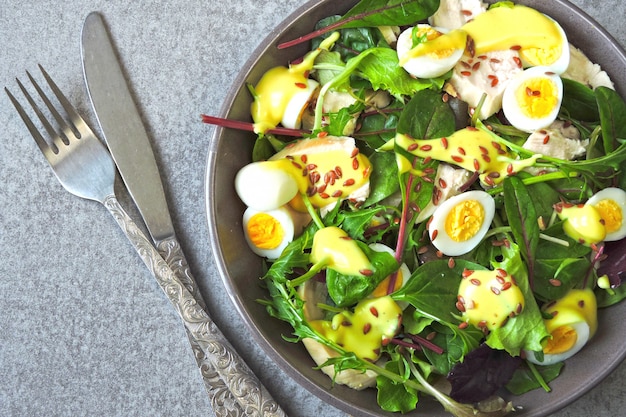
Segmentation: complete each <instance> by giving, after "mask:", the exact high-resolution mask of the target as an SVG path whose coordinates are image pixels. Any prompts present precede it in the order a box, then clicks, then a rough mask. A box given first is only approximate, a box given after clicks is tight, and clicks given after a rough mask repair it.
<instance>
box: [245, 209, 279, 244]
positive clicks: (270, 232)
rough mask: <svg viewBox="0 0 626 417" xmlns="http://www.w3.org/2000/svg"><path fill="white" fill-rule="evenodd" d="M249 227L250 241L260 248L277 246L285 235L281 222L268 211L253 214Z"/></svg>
mask: <svg viewBox="0 0 626 417" xmlns="http://www.w3.org/2000/svg"><path fill="white" fill-rule="evenodd" d="M247 228H248V236H249V237H250V241H251V242H252V244H254V246H256V247H257V248H259V249H274V248H277V247H278V245H280V243H281V242H282V241H283V238H284V236H285V231H284V229H283V227H282V226H281V224H280V222H279V221H278V220H277V219H275V218H274V217H272V216H270V215H269V214H267V213H257V214H255V215H254V216H252V217H251V218H250V221H249V222H248V225H247Z"/></svg>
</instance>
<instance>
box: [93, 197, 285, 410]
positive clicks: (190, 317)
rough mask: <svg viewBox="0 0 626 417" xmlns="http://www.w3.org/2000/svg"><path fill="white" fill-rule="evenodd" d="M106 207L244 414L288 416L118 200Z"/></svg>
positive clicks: (114, 199)
mask: <svg viewBox="0 0 626 417" xmlns="http://www.w3.org/2000/svg"><path fill="white" fill-rule="evenodd" d="M104 206H105V207H106V208H107V209H108V210H109V212H110V213H111V215H112V216H113V217H114V218H115V220H116V221H117V224H118V225H119V226H120V228H121V229H122V230H123V231H124V233H125V234H126V237H128V240H130V242H131V243H132V244H133V246H134V248H135V250H136V251H137V253H138V254H139V256H140V257H141V259H142V260H143V262H144V264H145V265H146V266H147V267H148V269H149V270H150V271H151V272H152V275H153V276H154V277H155V279H156V281H157V282H158V284H159V286H160V287H161V289H162V290H163V292H164V293H165V295H167V298H168V299H169V300H170V302H171V303H172V305H173V306H174V308H175V309H176V312H177V313H178V314H179V316H180V317H181V319H182V320H183V323H184V324H185V327H186V328H187V330H188V331H189V333H190V334H191V335H192V336H193V337H194V339H195V340H196V341H197V343H198V345H199V346H200V348H201V349H202V351H203V352H206V356H207V359H208V360H209V362H210V363H211V365H213V368H214V369H215V370H216V371H217V373H218V374H219V376H220V377H221V379H222V380H223V381H224V383H225V384H226V386H228V388H229V390H230V392H231V393H232V394H233V396H234V398H235V400H236V401H237V403H238V404H239V405H240V406H241V408H242V409H243V411H244V413H245V414H246V415H251V416H259V417H262V416H263V417H265V416H267V417H270V416H275V417H280V416H286V414H285V412H284V411H283V410H282V409H281V408H280V406H279V405H278V403H277V402H276V401H275V400H274V399H273V398H272V396H271V395H270V393H269V392H268V391H267V389H266V388H265V387H264V386H263V384H261V382H260V381H259V380H258V378H257V377H256V376H255V375H254V374H253V373H252V371H251V370H250V368H249V367H248V365H246V363H245V362H244V361H243V359H242V358H241V357H240V356H239V355H238V354H237V352H236V351H235V349H234V348H233V347H232V346H231V344H230V343H229V342H228V340H226V338H225V337H224V335H223V334H222V332H221V331H220V330H219V329H218V328H217V326H216V325H215V323H214V322H213V320H211V318H210V317H209V315H208V314H207V313H206V311H204V310H203V309H202V307H201V306H200V305H199V304H198V302H197V301H196V299H195V298H194V297H193V295H192V294H191V293H190V292H189V290H188V289H187V288H186V287H185V286H184V285H183V284H182V283H181V281H180V280H179V279H178V278H177V277H176V275H175V274H174V272H173V271H172V269H171V268H170V267H169V266H168V265H167V263H166V262H165V260H163V258H162V257H161V255H160V254H159V253H158V252H157V250H156V249H155V248H154V247H153V246H152V244H151V243H150V241H149V240H148V238H147V237H146V235H145V234H144V233H143V232H142V231H141V229H139V227H137V225H136V224H135V222H134V221H133V220H132V219H131V218H130V217H129V216H128V214H126V212H125V211H124V209H123V208H122V206H120V204H119V202H118V201H117V199H116V198H115V196H114V195H110V196H108V197H107V198H106V199H105V201H104Z"/></svg>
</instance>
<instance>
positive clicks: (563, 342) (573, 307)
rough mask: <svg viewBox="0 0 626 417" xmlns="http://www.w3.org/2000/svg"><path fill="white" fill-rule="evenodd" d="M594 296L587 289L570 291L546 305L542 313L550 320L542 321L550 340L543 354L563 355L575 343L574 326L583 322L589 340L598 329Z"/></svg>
mask: <svg viewBox="0 0 626 417" xmlns="http://www.w3.org/2000/svg"><path fill="white" fill-rule="evenodd" d="M597 311H598V306H597V301H596V296H595V294H594V293H593V291H592V290H591V289H589V288H585V289H582V290H581V289H572V290H570V291H568V293H567V294H566V295H565V296H564V297H563V298H561V299H559V300H557V301H556V302H554V303H550V304H548V306H547V307H546V308H544V312H545V313H546V315H548V316H552V318H551V319H546V320H544V322H545V325H546V330H548V332H549V333H550V336H551V338H550V339H548V340H547V341H546V344H545V346H544V349H543V351H544V353H553V354H556V353H563V352H565V351H567V350H569V349H571V347H572V346H573V345H574V344H575V343H576V340H577V334H576V330H575V329H574V325H575V324H576V323H579V322H581V321H584V322H585V323H587V325H588V326H589V337H590V338H591V337H592V336H593V335H594V334H595V333H596V330H597V329H598V315H597Z"/></svg>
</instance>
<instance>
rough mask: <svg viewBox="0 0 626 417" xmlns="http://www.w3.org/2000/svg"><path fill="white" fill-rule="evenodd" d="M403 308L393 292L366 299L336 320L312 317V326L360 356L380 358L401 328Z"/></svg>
mask: <svg viewBox="0 0 626 417" xmlns="http://www.w3.org/2000/svg"><path fill="white" fill-rule="evenodd" d="M401 317H402V309H401V308H400V307H399V306H398V304H397V303H396V302H395V301H393V299H391V297H389V296H385V297H380V298H373V299H365V300H363V301H361V302H359V303H358V304H357V305H356V307H355V309H354V312H349V311H344V312H341V313H338V314H336V315H335V316H333V318H332V320H330V321H328V320H315V321H312V322H311V323H310V324H311V327H313V328H314V329H315V330H317V331H318V332H319V333H321V334H322V335H323V336H325V337H326V338H328V339H329V340H331V341H333V342H335V343H337V344H338V345H340V346H342V347H343V348H344V349H345V350H346V351H349V352H354V354H356V355H357V356H358V357H359V358H362V359H366V360H371V361H376V360H377V359H378V358H379V357H380V354H381V347H382V346H383V345H385V344H386V343H388V341H389V339H391V338H393V337H394V336H395V335H396V333H397V332H398V330H399V328H400V322H401Z"/></svg>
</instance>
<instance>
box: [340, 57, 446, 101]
mask: <svg viewBox="0 0 626 417" xmlns="http://www.w3.org/2000/svg"><path fill="white" fill-rule="evenodd" d="M368 51H372V52H371V53H365V52H363V53H361V54H359V55H358V56H357V57H355V58H352V59H355V60H357V59H358V62H357V66H356V68H357V70H358V71H359V75H360V76H362V77H363V78H365V79H367V80H368V81H369V82H370V83H371V84H372V88H374V90H387V91H389V93H391V94H392V95H393V96H395V97H396V98H401V97H402V96H411V95H413V94H415V93H416V92H418V91H421V90H424V89H427V88H430V87H431V86H433V85H435V86H438V87H439V88H441V86H442V85H443V80H442V79H433V80H422V79H418V78H413V77H411V76H410V75H409V73H408V72H406V71H405V70H404V69H403V68H402V67H401V66H400V62H399V61H398V54H397V53H396V51H395V50H394V49H391V48H386V47H385V48H382V47H379V48H371V49H368V50H367V51H366V52H368Z"/></svg>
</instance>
